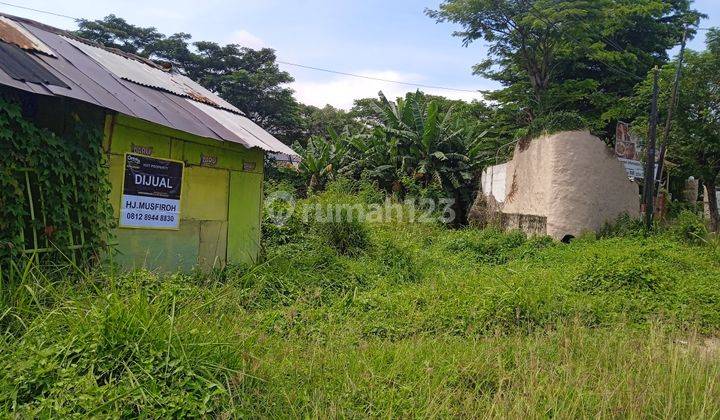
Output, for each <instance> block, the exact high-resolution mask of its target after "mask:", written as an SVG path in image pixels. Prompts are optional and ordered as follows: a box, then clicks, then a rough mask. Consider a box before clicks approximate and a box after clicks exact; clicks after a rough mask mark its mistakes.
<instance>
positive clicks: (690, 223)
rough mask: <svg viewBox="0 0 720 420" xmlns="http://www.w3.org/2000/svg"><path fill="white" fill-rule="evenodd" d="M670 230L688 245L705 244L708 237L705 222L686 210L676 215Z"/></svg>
mask: <svg viewBox="0 0 720 420" xmlns="http://www.w3.org/2000/svg"><path fill="white" fill-rule="evenodd" d="M670 229H671V231H672V232H673V233H674V234H675V235H676V236H677V237H678V238H680V239H682V240H683V241H685V242H687V243H690V244H702V243H704V242H706V239H707V236H708V228H707V225H706V224H705V221H703V219H701V218H700V217H698V215H697V214H695V213H694V212H692V211H688V210H684V211H682V212H681V213H680V214H679V215H678V217H677V219H675V221H674V222H673V224H672V225H671V228H670Z"/></svg>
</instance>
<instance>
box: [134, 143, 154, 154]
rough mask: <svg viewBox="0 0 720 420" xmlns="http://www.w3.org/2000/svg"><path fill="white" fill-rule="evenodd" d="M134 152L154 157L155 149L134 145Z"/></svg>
mask: <svg viewBox="0 0 720 420" xmlns="http://www.w3.org/2000/svg"><path fill="white" fill-rule="evenodd" d="M132 152H133V153H135V154H138V155H145V156H152V154H153V148H152V147H150V146H140V145H137V144H133V145H132Z"/></svg>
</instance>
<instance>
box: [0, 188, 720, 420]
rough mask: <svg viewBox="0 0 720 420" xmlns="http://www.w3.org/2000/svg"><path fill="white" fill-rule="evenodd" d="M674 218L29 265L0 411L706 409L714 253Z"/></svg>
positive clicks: (320, 236) (18, 291) (562, 413)
mask: <svg viewBox="0 0 720 420" xmlns="http://www.w3.org/2000/svg"><path fill="white" fill-rule="evenodd" d="M332 194H335V198H333V199H341V197H338V196H337V194H338V193H337V192H332ZM340 195H341V194H340ZM320 199H329V198H328V197H327V196H326V197H321V198H320ZM687 218H688V220H684V221H682V222H681V223H682V224H681V225H679V226H678V227H677V228H671V229H667V230H665V231H663V233H660V234H655V235H652V236H646V235H644V234H642V232H638V231H636V230H635V229H634V228H633V227H632V224H631V223H626V225H624V226H623V227H612V228H608V229H606V231H605V233H604V235H603V236H602V237H601V238H600V239H596V238H595V237H594V236H585V237H583V238H580V239H578V240H575V241H573V242H572V243H570V244H560V243H556V242H553V241H550V240H548V239H545V238H526V237H525V236H524V235H522V234H520V233H517V232H510V233H502V232H498V231H493V230H485V231H477V230H449V229H446V228H444V227H441V226H436V225H427V224H416V225H413V224H398V223H391V224H386V225H374V226H370V225H365V224H363V225H362V228H361V229H363V231H364V235H365V236H364V237H363V239H362V242H361V246H353V251H352V252H345V250H344V249H343V248H342V247H337V246H335V245H334V244H335V242H333V240H334V239H333V238H334V237H335V236H336V235H337V232H328V231H327V230H325V229H316V228H314V227H313V226H312V225H305V224H303V223H302V222H301V221H298V220H295V221H291V223H290V224H289V227H288V228H287V229H279V230H277V229H276V230H272V229H266V231H265V232H266V233H267V234H269V235H276V237H273V238H270V239H271V241H269V243H270V245H269V246H268V247H267V249H266V259H265V262H263V263H262V264H260V265H258V266H256V267H231V268H228V269H227V270H224V271H222V272H214V273H209V274H201V273H190V274H186V275H183V274H173V275H160V274H154V273H151V272H147V271H137V272H134V273H118V272H113V271H99V272H93V273H85V274H83V275H79V274H77V273H75V274H73V275H72V276H68V275H60V274H59V273H48V272H47V271H42V270H38V269H29V270H28V271H27V272H25V273H24V275H22V277H21V278H18V279H16V283H15V284H14V285H12V287H6V288H4V289H3V290H2V293H0V294H1V295H2V300H0V302H2V306H1V307H0V328H2V332H3V334H2V336H1V337H0V410H1V411H2V412H3V413H4V414H5V415H15V416H21V417H58V416H61V417H66V416H72V415H75V416H82V417H87V416H98V417H116V416H119V417H135V416H144V417H151V418H155V417H177V416H183V415H193V416H219V417H231V416H237V417H250V416H252V417H301V416H310V417H368V416H373V417H374V416H377V417H396V416H400V417H425V416H427V417H449V416H461V417H485V416H493V417H505V416H513V417H520V416H532V417H539V416H543V417H545V416H558V417H563V418H574V417H580V416H583V417H585V416H604V417H605V416H607V417H625V416H630V417H662V418H670V417H677V418H684V417H695V418H698V417H703V418H704V417H717V416H720V384H718V378H720V351H718V349H717V341H713V337H716V336H717V334H718V331H720V252H718V249H719V248H718V246H717V245H716V243H715V242H713V241H712V240H709V239H706V238H703V239H701V240H695V239H696V238H697V237H701V236H703V235H704V234H705V233H704V232H703V231H702V229H700V228H699V227H698V226H697V224H696V223H695V222H694V221H692V220H690V219H689V216H688V217H687ZM355 222H357V221H354V222H353V223H355ZM357 223H360V222H357ZM346 227H347V226H340V227H339V228H340V230H342V229H345V228H346ZM327 235H330V236H327ZM341 239H342V238H341ZM352 243H353V244H357V243H356V242H352Z"/></svg>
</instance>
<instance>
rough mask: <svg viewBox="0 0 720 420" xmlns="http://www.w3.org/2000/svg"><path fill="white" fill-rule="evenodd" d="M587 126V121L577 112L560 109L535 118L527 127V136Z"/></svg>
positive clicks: (576, 129) (533, 136)
mask: <svg viewBox="0 0 720 420" xmlns="http://www.w3.org/2000/svg"><path fill="white" fill-rule="evenodd" d="M587 128H588V123H587V121H585V119H584V118H583V117H581V116H580V115H578V114H577V113H576V112H568V111H560V112H555V113H552V114H550V115H547V116H543V117H540V118H536V119H534V120H533V122H532V123H530V125H529V126H528V127H527V131H526V132H527V135H526V136H525V137H526V138H531V139H532V138H535V137H538V136H541V135H549V134H554V133H557V132H560V131H578V130H586V129H587ZM523 131H524V130H523Z"/></svg>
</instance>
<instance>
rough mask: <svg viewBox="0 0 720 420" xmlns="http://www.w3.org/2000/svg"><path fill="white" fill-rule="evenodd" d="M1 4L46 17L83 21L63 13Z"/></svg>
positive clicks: (2, 2)
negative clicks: (43, 14) (42, 14)
mask: <svg viewBox="0 0 720 420" xmlns="http://www.w3.org/2000/svg"><path fill="white" fill-rule="evenodd" d="M0 4H2V5H5V6H10V7H15V8H18V9H24V10H29V11H31V12H37V13H45V14H46V15H52V16H57V17H61V18H66V19H72V20H74V21H79V20H82V19H78V18H76V17H72V16H68V15H63V14H62V13H55V12H48V11H47V10H40V9H33V8H32V7H26V6H20V5H19V4H12V3H5V2H4V1H0Z"/></svg>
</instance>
